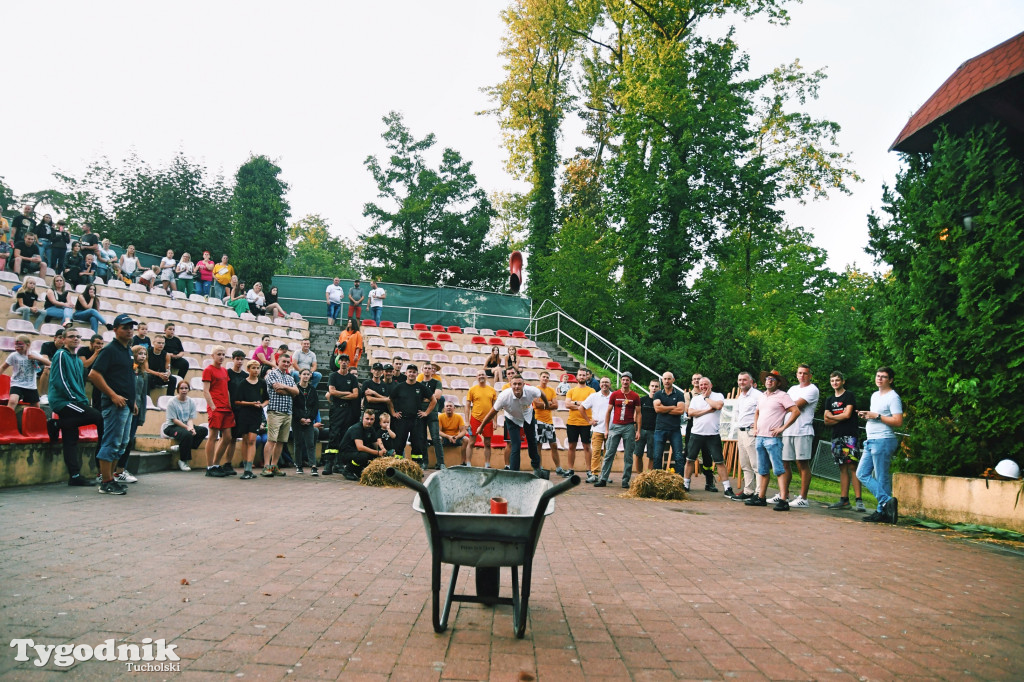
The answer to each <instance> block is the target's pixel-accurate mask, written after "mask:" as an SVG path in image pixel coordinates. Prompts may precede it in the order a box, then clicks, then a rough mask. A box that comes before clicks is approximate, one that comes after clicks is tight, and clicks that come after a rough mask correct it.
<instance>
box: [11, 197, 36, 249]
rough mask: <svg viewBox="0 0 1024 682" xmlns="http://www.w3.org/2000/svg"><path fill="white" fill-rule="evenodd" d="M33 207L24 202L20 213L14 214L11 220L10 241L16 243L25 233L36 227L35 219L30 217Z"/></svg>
mask: <svg viewBox="0 0 1024 682" xmlns="http://www.w3.org/2000/svg"><path fill="white" fill-rule="evenodd" d="M32 210H33V207H32V205H31V204H25V207H24V208H22V209H21V215H19V216H15V217H14V219H13V220H12V221H11V230H12V232H11V243H12V244H17V243H18V242H20V241H21V240H22V239H23V238H24V237H25V235H26V234H28V233H29V232H32V231H33V230H34V229H35V227H36V219H35V218H33V217H32Z"/></svg>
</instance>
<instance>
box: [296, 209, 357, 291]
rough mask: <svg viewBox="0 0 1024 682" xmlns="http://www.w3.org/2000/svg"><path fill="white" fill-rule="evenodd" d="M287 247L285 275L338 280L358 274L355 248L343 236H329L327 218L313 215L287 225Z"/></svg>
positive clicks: (353, 277) (352, 277) (354, 276)
mask: <svg viewBox="0 0 1024 682" xmlns="http://www.w3.org/2000/svg"><path fill="white" fill-rule="evenodd" d="M288 250H289V255H288V260H286V261H285V264H284V270H283V271H282V272H283V274H285V275H305V276H309V277H324V276H328V277H341V278H342V279H355V278H357V277H359V276H360V274H359V254H358V247H357V246H356V245H355V244H354V243H352V242H351V241H349V240H347V239H339V238H337V237H335V236H333V235H332V234H331V231H330V227H329V226H328V224H327V221H326V220H324V219H323V218H322V217H320V216H319V215H317V214H311V215H307V216H305V217H304V218H301V219H299V220H298V221H296V222H294V223H292V224H291V226H290V227H289V228H288Z"/></svg>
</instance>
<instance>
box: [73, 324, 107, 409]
mask: <svg viewBox="0 0 1024 682" xmlns="http://www.w3.org/2000/svg"><path fill="white" fill-rule="evenodd" d="M101 350H103V337H102V336H100V335H99V334H93V335H92V337H91V338H90V339H89V345H88V346H79V347H78V352H77V353H76V355H78V357H79V358H81V359H82V378H83V379H85V385H86V387H87V388H89V387H91V386H92V384H90V383H89V372H91V371H92V363H94V362H96V358H97V357H99V354H100V351H101ZM101 395H103V394H102V393H101V392H100V391H98V390H96V389H92V398H91V400H90V404H91V405H92V406H93V407H94V408H96V409H97V410H98V409H100V396H101Z"/></svg>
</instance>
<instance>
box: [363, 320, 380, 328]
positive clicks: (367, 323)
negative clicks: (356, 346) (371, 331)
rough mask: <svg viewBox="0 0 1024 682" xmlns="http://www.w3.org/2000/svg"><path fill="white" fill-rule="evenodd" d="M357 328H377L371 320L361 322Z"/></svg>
mask: <svg viewBox="0 0 1024 682" xmlns="http://www.w3.org/2000/svg"><path fill="white" fill-rule="evenodd" d="M359 326H360V327H376V326H377V323H376V322H374V321H373V320H363V321H362V322H361V323H360V324H359Z"/></svg>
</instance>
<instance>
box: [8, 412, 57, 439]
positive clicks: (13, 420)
mask: <svg viewBox="0 0 1024 682" xmlns="http://www.w3.org/2000/svg"><path fill="white" fill-rule="evenodd" d="M47 440H49V439H47ZM30 442H32V441H31V439H29V438H26V437H25V436H23V435H21V431H19V430H18V416H17V415H16V414H14V410H13V409H11V408H10V407H7V406H6V405H0V443H4V444H8V445H10V444H11V443H30Z"/></svg>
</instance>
